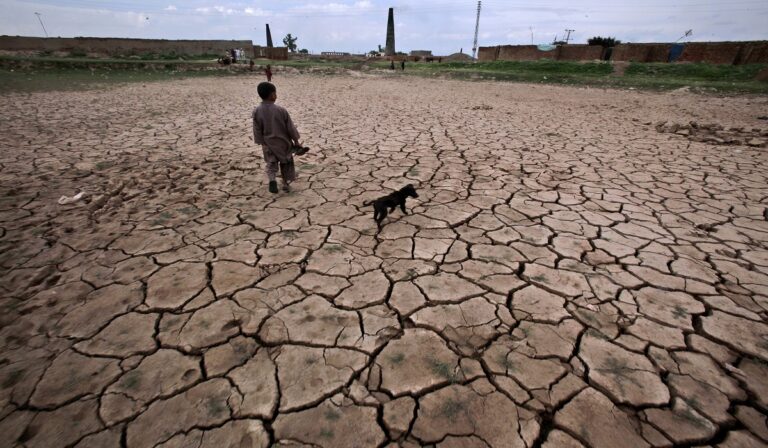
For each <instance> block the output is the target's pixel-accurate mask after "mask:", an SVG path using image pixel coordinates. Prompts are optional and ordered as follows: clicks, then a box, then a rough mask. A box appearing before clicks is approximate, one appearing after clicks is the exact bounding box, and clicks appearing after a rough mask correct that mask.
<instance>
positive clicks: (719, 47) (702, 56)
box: [679, 42, 744, 64]
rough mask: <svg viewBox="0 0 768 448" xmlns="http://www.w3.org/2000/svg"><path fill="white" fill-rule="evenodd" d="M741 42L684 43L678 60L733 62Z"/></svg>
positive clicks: (717, 62)
mask: <svg viewBox="0 0 768 448" xmlns="http://www.w3.org/2000/svg"><path fill="white" fill-rule="evenodd" d="M742 45H744V43H743V42H691V43H687V44H685V48H684V49H683V54H681V55H680V59H679V61H680V62H709V63H711V64H733V63H734V62H736V56H738V54H739V51H740V50H741V47H742Z"/></svg>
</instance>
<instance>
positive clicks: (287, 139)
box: [251, 101, 299, 183]
mask: <svg viewBox="0 0 768 448" xmlns="http://www.w3.org/2000/svg"><path fill="white" fill-rule="evenodd" d="M251 117H252V118H253V140H254V141H255V142H256V143H258V144H260V145H261V149H262V150H263V152H264V162H266V169H267V177H268V178H269V180H270V181H273V180H275V179H276V177H277V169H278V165H279V167H280V175H281V176H282V178H283V182H284V183H288V182H292V181H294V180H295V179H296V168H295V166H294V164H293V153H292V152H291V147H292V143H291V140H295V141H298V140H299V131H297V130H296V126H294V125H293V121H291V116H290V115H289V114H288V111H287V110H285V109H284V108H283V107H280V106H278V105H277V104H275V103H273V102H271V101H263V102H262V103H261V104H260V105H259V106H257V107H256V108H255V109H253V113H251Z"/></svg>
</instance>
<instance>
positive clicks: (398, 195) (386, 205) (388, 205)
mask: <svg viewBox="0 0 768 448" xmlns="http://www.w3.org/2000/svg"><path fill="white" fill-rule="evenodd" d="M408 196H410V197H412V198H418V197H419V194H418V193H416V189H415V188H413V185H412V184H408V185H406V186H404V187H403V188H401V189H399V190H397V191H395V192H393V193H390V194H388V195H386V196H383V197H380V198H379V199H376V200H375V201H367V202H363V205H365V206H368V205H371V204H373V219H374V220H376V225H377V226H379V228H381V222H382V221H384V218H386V217H387V212H389V213H392V212H393V211H395V208H397V206H400V210H402V211H403V213H406V214H407V213H408V212H407V211H405V200H406V199H407V198H408Z"/></svg>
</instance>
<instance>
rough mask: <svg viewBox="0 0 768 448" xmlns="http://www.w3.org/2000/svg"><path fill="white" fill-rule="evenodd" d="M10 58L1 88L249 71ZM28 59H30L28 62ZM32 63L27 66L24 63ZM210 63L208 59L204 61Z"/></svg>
mask: <svg viewBox="0 0 768 448" xmlns="http://www.w3.org/2000/svg"><path fill="white" fill-rule="evenodd" d="M11 59H12V62H13V63H19V64H21V65H22V67H14V65H13V64H11V63H8V60H9V58H8V57H3V56H0V92H37V91H70V90H94V89H103V88H105V87H110V86H115V85H122V84H125V83H147V82H155V81H171V80H175V81H178V80H181V79H186V78H196V77H208V76H222V77H227V76H237V75H239V74H248V73H251V72H248V71H239V70H238V71H231V70H226V69H217V68H215V67H212V68H210V69H208V68H207V67H206V68H203V67H197V66H198V65H200V64H203V63H201V62H185V63H183V64H165V63H163V64H159V65H157V64H156V65H155V66H153V67H150V66H148V65H149V63H148V62H145V61H125V60H122V61H121V60H117V61H115V60H108V59H107V60H103V59H82V60H78V59H72V58H36V60H35V59H29V58H27V59H24V58H11ZM27 61H30V62H27ZM27 64H31V65H30V66H26V65H27ZM204 64H209V65H210V61H205V62H204Z"/></svg>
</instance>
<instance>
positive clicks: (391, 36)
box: [384, 8, 395, 56]
mask: <svg viewBox="0 0 768 448" xmlns="http://www.w3.org/2000/svg"><path fill="white" fill-rule="evenodd" d="M384 54H385V55H386V56H394V55H395V9H394V8H389V18H388V19H387V46H386V48H385V50H384Z"/></svg>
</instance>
